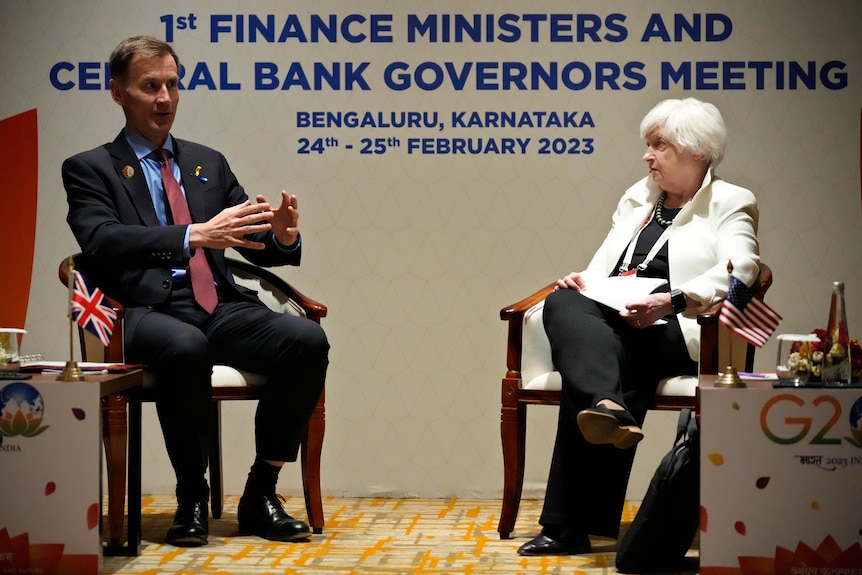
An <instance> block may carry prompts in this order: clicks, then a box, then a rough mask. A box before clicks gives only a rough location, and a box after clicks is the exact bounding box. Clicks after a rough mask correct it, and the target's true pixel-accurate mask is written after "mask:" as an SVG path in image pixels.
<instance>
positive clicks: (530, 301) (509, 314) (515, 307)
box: [500, 282, 557, 321]
mask: <svg viewBox="0 0 862 575" xmlns="http://www.w3.org/2000/svg"><path fill="white" fill-rule="evenodd" d="M556 285H557V282H554V283H550V284H548V285H546V286H545V287H543V288H542V289H540V290H539V291H537V292H535V293H534V294H532V295H529V296H527V297H525V298H524V299H522V300H521V301H519V302H517V303H513V304H512V305H508V306H506V307H504V308H503V309H501V310H500V319H501V320H503V321H512V320H513V319H517V320H518V321H520V320H522V319H523V318H524V314H525V313H526V312H527V310H528V309H530V308H531V307H533V306H534V305H536V304H537V303H539V302H540V301H542V300H543V299H545V298H546V297H548V295H549V294H550V293H551V292H552V291H554V286H556Z"/></svg>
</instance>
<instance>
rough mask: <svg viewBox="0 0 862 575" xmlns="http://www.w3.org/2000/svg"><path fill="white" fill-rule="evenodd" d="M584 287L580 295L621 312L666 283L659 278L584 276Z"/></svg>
mask: <svg viewBox="0 0 862 575" xmlns="http://www.w3.org/2000/svg"><path fill="white" fill-rule="evenodd" d="M584 282H585V283H586V287H585V288H584V289H583V290H581V293H582V294H583V295H585V296H587V297H588V298H590V299H591V300H595V301H597V302H599V303H603V304H605V305H606V306H608V307H612V308H614V309H615V310H619V311H622V310H624V309H625V308H626V304H627V303H631V302H633V301H640V300H642V299H644V298H645V297H646V296H648V295H649V294H651V293H652V292H653V291H654V290H655V289H656V288H657V287H659V286H662V285H664V284H666V283H667V280H664V279H661V278H642V277H638V276H612V277H609V278H605V277H601V276H593V275H589V276H587V275H585V276H584Z"/></svg>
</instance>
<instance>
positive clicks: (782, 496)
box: [700, 387, 862, 575]
mask: <svg viewBox="0 0 862 575" xmlns="http://www.w3.org/2000/svg"><path fill="white" fill-rule="evenodd" d="M860 485H862V389H860V388H848V389H835V388H832V389H825V388H823V389H774V390H769V389H719V388H713V387H705V388H702V389H701V525H700V528H701V548H700V567H701V571H700V572H701V573H703V574H705V575H716V574H721V575H730V574H733V573H738V574H742V575H746V574H752V575H753V574H760V573H774V574H776V575H792V574H797V575H801V574H806V575H828V574H835V573H841V574H843V575H853V574H855V575H858V574H860V573H862V546H860V540H862V489H860Z"/></svg>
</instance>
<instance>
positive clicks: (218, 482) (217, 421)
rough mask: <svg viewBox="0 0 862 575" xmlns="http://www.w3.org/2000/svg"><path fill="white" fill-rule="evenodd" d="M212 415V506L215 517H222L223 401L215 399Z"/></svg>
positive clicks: (210, 464)
mask: <svg viewBox="0 0 862 575" xmlns="http://www.w3.org/2000/svg"><path fill="white" fill-rule="evenodd" d="M210 413H211V415H210V423H211V426H212V427H211V428H210V448H209V450H210V453H209V468H210V507H211V508H212V515H213V519H221V514H222V509H224V483H223V482H222V477H224V475H223V474H222V459H221V402H220V401H213V402H212V409H211V412H210Z"/></svg>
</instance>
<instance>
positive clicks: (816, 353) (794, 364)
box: [786, 329, 862, 383]
mask: <svg viewBox="0 0 862 575" xmlns="http://www.w3.org/2000/svg"><path fill="white" fill-rule="evenodd" d="M811 333H813V334H814V335H816V336H817V338H818V339H819V340H820V341H812V342H808V341H805V342H799V343H798V344H796V345H794V346H793V348H792V349H791V350H790V351H791V353H790V357H788V358H787V363H786V365H787V368H788V369H789V370H791V371H794V372H796V373H797V374H804V373H810V381H820V378H821V376H822V368H823V357H824V354H825V353H826V352H827V351H826V350H824V349H823V347H824V343H823V342H824V340H825V339H826V330H825V329H815V330H814V331H813V332H811ZM849 348H850V369H851V373H852V380H853V382H854V383H858V382H859V381H862V345H860V344H859V340H858V339H851V340H850V341H849ZM828 353H829V354H830V355H831V356H832V358H833V360H840V359H841V358H843V357H845V356H846V354H847V349H846V348H845V347H844V346H843V345H841V344H840V343H838V342H835V343H834V344H833V345H832V348H831V349H830V350H829V352H828Z"/></svg>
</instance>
